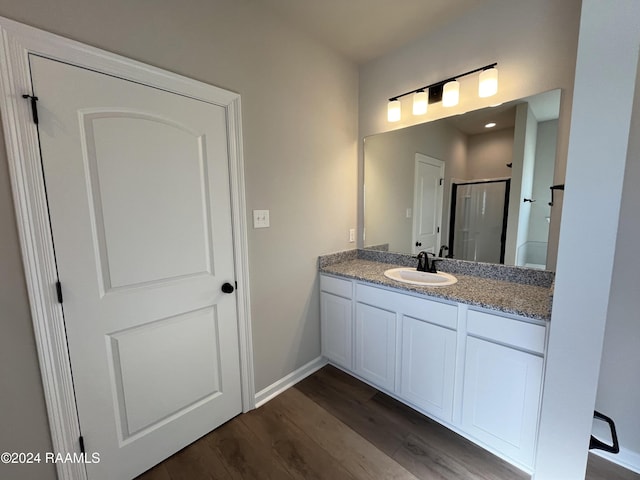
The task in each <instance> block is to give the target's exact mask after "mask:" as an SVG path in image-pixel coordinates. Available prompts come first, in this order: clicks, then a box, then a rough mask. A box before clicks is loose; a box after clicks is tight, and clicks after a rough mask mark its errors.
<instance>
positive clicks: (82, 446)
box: [78, 435, 87, 453]
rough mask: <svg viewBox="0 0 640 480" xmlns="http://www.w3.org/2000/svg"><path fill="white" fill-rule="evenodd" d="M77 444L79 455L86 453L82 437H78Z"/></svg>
mask: <svg viewBox="0 0 640 480" xmlns="http://www.w3.org/2000/svg"><path fill="white" fill-rule="evenodd" d="M78 443H79V444H80V453H87V451H86V450H85V448H84V437H83V436H82V435H80V438H79V439H78Z"/></svg>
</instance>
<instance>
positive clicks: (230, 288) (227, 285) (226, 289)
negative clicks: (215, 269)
mask: <svg viewBox="0 0 640 480" xmlns="http://www.w3.org/2000/svg"><path fill="white" fill-rule="evenodd" d="M234 290H235V289H234V288H233V285H231V284H230V283H229V282H227V283H225V284H223V285H222V292H223V293H233V291H234Z"/></svg>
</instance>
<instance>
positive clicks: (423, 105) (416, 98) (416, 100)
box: [413, 92, 429, 115]
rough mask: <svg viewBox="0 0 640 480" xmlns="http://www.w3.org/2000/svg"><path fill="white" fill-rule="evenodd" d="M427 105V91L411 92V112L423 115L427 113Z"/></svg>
mask: <svg viewBox="0 0 640 480" xmlns="http://www.w3.org/2000/svg"><path fill="white" fill-rule="evenodd" d="M428 105H429V94H428V93H427V92H416V93H414V94H413V114H414V115H424V114H425V113H427V108H428Z"/></svg>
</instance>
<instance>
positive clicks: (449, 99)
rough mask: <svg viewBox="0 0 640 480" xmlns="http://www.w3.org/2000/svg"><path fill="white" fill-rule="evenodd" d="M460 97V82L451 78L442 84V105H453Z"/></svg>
mask: <svg viewBox="0 0 640 480" xmlns="http://www.w3.org/2000/svg"><path fill="white" fill-rule="evenodd" d="M459 99H460V82H457V81H456V80H453V81H451V82H447V83H445V84H444V88H443V89H442V106H443V107H455V106H456V105H457V104H458V100H459Z"/></svg>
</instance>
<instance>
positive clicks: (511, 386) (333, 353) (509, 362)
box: [320, 274, 546, 472]
mask: <svg viewBox="0 0 640 480" xmlns="http://www.w3.org/2000/svg"><path fill="white" fill-rule="evenodd" d="M320 289H321V293H320V296H321V328H322V354H323V356H325V357H326V358H327V359H328V360H329V361H330V362H331V363H333V364H335V365H336V366H339V367H341V368H343V369H344V370H346V371H348V372H350V373H351V374H353V375H355V376H356V377H358V378H360V379H362V380H364V381H366V382H368V383H370V384H371V385H373V386H375V387H376V388H379V389H380V390H382V391H385V392H386V393H388V394H390V395H392V396H393V397H395V398H397V399H399V400H401V401H403V402H404V403H406V404H408V405H409V406H411V407H412V408H415V409H416V410H418V411H420V412H422V413H424V414H426V415H428V416H430V417H431V418H433V419H435V420H437V421H439V422H440V423H442V424H443V425H445V426H447V427H449V428H451V429H452V430H454V431H456V432H458V433H460V434H462V435H464V436H465V437H467V438H469V439H471V440H472V441H474V442H475V443H478V444H480V445H481V446H483V447H485V448H487V449H489V450H490V451H492V452H494V453H496V454H498V455H499V456H501V457H502V458H504V459H506V460H508V461H510V462H511V463H513V464H514V465H516V466H518V467H520V468H523V469H524V470H526V471H528V472H531V468H532V465H533V455H534V447H535V438H536V431H537V425H538V415H539V408H540V398H541V388H542V375H543V365H544V352H545V345H546V324H545V322H544V321H542V320H534V319H527V318H523V317H519V316H514V315H508V314H504V313H503V312H494V311H490V310H487V309H477V308H476V307H470V306H468V305H466V304H462V303H456V302H448V301H441V300H440V299H437V300H434V299H431V298H428V297H425V296H420V295H416V294H412V293H404V292H399V291H397V290H393V289H389V288H385V287H382V286H378V285H372V284H369V283H366V282H361V281H358V280H351V279H345V278H339V277H334V276H331V275H325V274H322V275H320Z"/></svg>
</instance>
